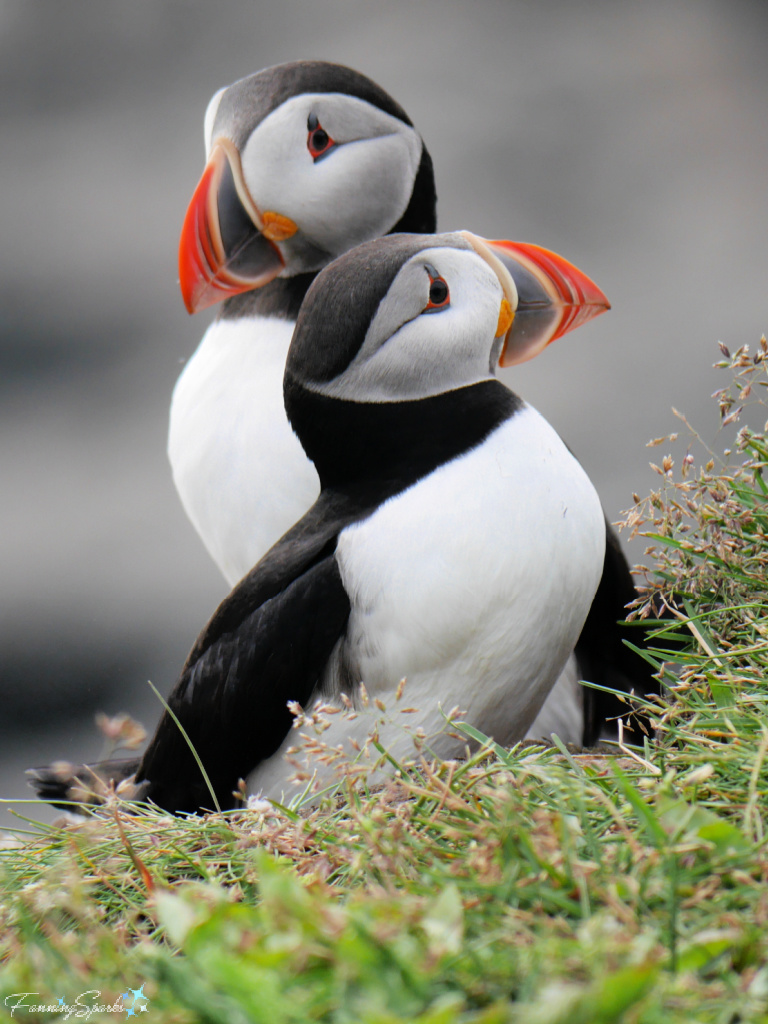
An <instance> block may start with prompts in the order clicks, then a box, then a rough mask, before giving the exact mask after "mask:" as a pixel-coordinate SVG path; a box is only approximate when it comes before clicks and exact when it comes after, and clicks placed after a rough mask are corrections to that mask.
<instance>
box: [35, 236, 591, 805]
mask: <svg viewBox="0 0 768 1024" xmlns="http://www.w3.org/2000/svg"><path fill="white" fill-rule="evenodd" d="M563 281H567V282H570V284H571V285H572V287H573V288H574V289H575V290H576V289H581V290H582V293H583V298H582V299H581V300H580V301H578V302H577V301H573V300H572V301H571V302H570V303H566V302H564V301H563V300H562V297H561V288H562V285H563ZM585 281H586V282H588V279H586V278H584V276H583V275H581V274H580V272H579V271H578V270H577V269H576V268H574V267H573V266H572V265H571V264H569V263H567V261H565V260H563V259H562V258H561V257H558V256H556V255H555V254H553V253H549V252H547V251H546V250H541V249H537V248H536V247H534V246H529V245H521V244H515V243H510V242H489V241H487V240H485V239H482V238H480V237H479V236H476V235H473V234H471V233H469V232H464V231H462V232H453V233H448V234H428V235H423V234H422V235H414V234H401V233H396V234H390V235H387V236H385V237H383V238H379V239H376V240H374V241H372V242H367V243H364V244H362V245H360V246H358V247H356V248H355V249H353V250H351V251H349V252H347V253H345V254H344V255H342V256H340V257H338V258H337V259H336V260H334V261H333V262H331V263H330V264H329V265H328V266H327V267H325V268H324V269H323V270H322V271H321V272H320V273H319V274H318V275H317V277H316V279H315V280H314V281H313V283H312V284H311V286H310V288H309V290H308V292H307V295H306V297H305V300H304V302H303V304H302V307H301V310H300V312H299V315H298V318H297V322H296V327H295V330H294V333H293V339H292V343H291V346H290V350H289V353H288V358H287V363H286V367H285V374H284V389H283V390H284V401H285V409H286V412H287V417H288V419H289V421H290V423H291V426H292V428H293V429H294V431H295V432H296V435H297V437H298V439H299V441H300V442H301V445H302V447H303V449H304V451H305V452H306V454H307V456H308V457H309V458H310V459H311V460H312V462H313V464H314V466H315V468H316V470H317V473H318V477H319V480H320V492H319V495H318V498H317V499H316V501H315V502H314V503H313V504H312V506H311V507H310V509H309V510H308V511H307V512H306V513H305V514H304V515H303V516H302V517H301V518H300V519H299V520H298V522H296V523H295V524H294V526H292V527H291V528H290V529H289V530H288V532H287V533H285V534H284V535H283V537H282V538H281V539H280V540H279V541H278V542H277V543H276V544H275V545H273V546H272V547H271V548H270V550H269V551H268V552H267V554H266V555H265V556H264V557H263V558H262V559H261V560H260V561H259V563H258V564H257V565H256V566H255V567H254V568H253V569H252V570H251V571H250V572H249V573H248V574H247V575H246V576H245V577H244V578H243V579H242V580H241V581H240V582H239V583H238V584H236V586H235V587H234V589H233V590H232V592H231V594H230V595H229V596H228V597H227V598H226V599H225V600H224V601H223V602H222V603H221V605H220V606H219V607H218V609H217V610H216V612H215V613H214V615H213V617H212V618H211V620H210V621H209V622H208V624H207V625H206V627H205V628H204V629H203V631H202V633H201V634H200V636H199V637H198V639H197V641H196V642H195V644H194V646H193V648H192V651H191V652H190V654H189V657H188V658H187V661H186V664H185V665H184V667H183V669H182V672H181V675H180V677H179V679H178V681H177V683H176V685H175V687H174V689H173V691H172V693H171V695H170V698H169V701H168V707H169V710H170V712H172V714H171V713H169V711H166V712H165V714H164V715H163V716H162V718H161V720H160V723H159V725H158V727H157V730H156V732H155V734H154V736H153V738H152V740H151V741H150V744H149V746H148V748H147V750H146V752H145V753H144V755H143V758H142V759H141V762H140V763H139V764H138V766H133V767H134V768H135V770H134V771H132V772H131V774H130V775H128V772H127V769H126V767H125V765H123V766H118V767H117V769H116V771H115V772H114V773H113V774H112V775H111V776H110V774H109V768H108V766H100V772H99V774H100V776H101V777H102V778H111V779H112V780H113V781H115V780H119V779H121V780H122V785H121V791H122V792H123V794H125V795H128V796H130V797H131V798H132V799H136V800H140V801H151V802H153V803H154V804H156V805H158V806H159V807H161V808H163V809H165V810H167V811H169V812H173V813H192V812H198V811H201V810H209V809H211V807H212V804H213V799H212V796H211V793H210V792H209V789H208V783H207V782H206V780H205V779H204V777H203V775H202V773H201V771H200V769H199V767H198V764H197V762H196V760H195V759H194V757H193V755H192V753H191V751H190V747H189V745H188V742H189V743H191V744H192V746H193V747H194V749H195V751H196V753H197V756H198V757H199V758H200V761H201V762H202V764H203V765H204V766H205V769H206V772H207V775H208V779H209V781H210V785H211V787H212V790H213V793H214V794H215V798H216V802H217V803H218V805H219V806H220V807H221V808H222V809H224V808H230V807H232V806H234V805H235V804H236V801H237V798H238V792H239V782H240V780H241V779H245V778H248V779H249V786H250V788H251V790H252V791H253V792H254V793H258V794H260V795H261V796H262V797H264V798H269V799H278V800H282V799H284V798H285V793H286V792H287V790H288V777H289V775H290V774H291V772H292V770H293V769H292V768H291V767H290V765H289V764H288V763H287V762H286V760H285V758H284V754H285V752H286V748H287V747H288V746H289V745H290V743H291V742H292V736H291V724H292V720H293V719H292V714H291V708H292V707H295V706H296V705H298V706H300V707H302V708H305V709H308V708H310V707H312V706H313V704H314V702H316V701H318V700H321V701H322V702H323V703H324V704H325V706H326V707H328V708H331V709H334V710H335V712H336V713H335V714H333V715H332V721H331V724H330V728H329V729H328V733H327V734H324V736H323V739H324V740H325V741H326V742H327V743H329V744H330V745H331V746H335V745H336V744H338V743H341V744H342V746H346V748H347V750H348V751H349V752H352V748H354V747H355V746H356V747H359V746H360V745H361V744H363V743H364V742H365V739H366V736H367V735H368V733H369V730H370V729H371V727H372V725H373V723H374V720H375V719H376V718H378V717H380V712H379V711H378V707H380V706H385V705H389V706H390V707H392V706H393V704H394V703H395V702H396V697H397V695H398V692H399V689H400V687H401V686H402V683H401V681H402V680H407V682H406V683H405V687H406V692H407V699H408V704H409V705H412V706H413V709H414V710H413V711H412V713H411V714H410V715H409V716H408V718H409V725H410V729H409V730H405V729H403V728H402V726H401V725H399V724H398V722H396V721H394V720H389V721H384V722H382V723H380V724H379V727H378V728H379V731H378V739H379V741H380V742H381V743H382V744H383V745H384V746H386V747H387V749H388V750H389V752H390V754H391V755H392V756H393V757H394V758H395V759H403V758H407V757H408V754H409V751H410V752H411V754H412V753H413V741H414V735H415V734H416V732H418V733H419V734H420V736H421V737H422V742H423V743H425V744H426V748H427V749H428V750H430V751H431V752H433V753H434V754H436V755H437V756H440V757H443V758H445V757H453V756H457V755H460V754H461V753H462V751H463V750H464V748H465V744H466V740H465V739H464V738H461V737H459V736H456V735H454V734H452V733H451V732H450V731H447V730H446V729H445V728H444V726H445V721H444V716H445V714H447V713H448V711H449V709H451V708H453V707H454V706H455V705H459V706H460V707H461V708H462V711H463V716H464V720H465V721H467V722H469V723H470V724H471V725H473V726H474V727H475V728H477V729H480V730H482V731H483V732H485V733H487V734H488V735H489V736H491V737H492V738H493V739H494V740H495V741H496V742H498V743H501V744H511V743H514V742H516V741H518V740H521V739H523V737H524V736H525V735H526V732H527V731H528V729H529V728H530V726H531V725H532V723H533V722H534V720H535V719H536V716H537V715H538V713H539V712H540V710H541V708H542V706H543V704H544V702H545V699H546V697H547V695H548V694H549V693H550V691H551V689H552V687H553V686H554V685H555V683H556V681H557V679H558V678H559V677H560V675H561V673H562V672H563V669H564V667H565V665H566V663H567V661H568V659H569V657H570V656H571V653H572V651H573V649H574V646H575V645H576V643H577V640H578V638H579V635H580V633H581V631H582V629H583V627H584V623H585V621H586V619H587V616H588V614H589V611H590V608H591V606H592V603H593V599H594V597H595V594H596V592H597V589H598V586H599V584H600V580H601V576H602V573H603V566H604V560H605V544H606V532H605V520H604V516H603V512H602V508H601V505H600V500H599V498H598V495H597V493H596V491H595V489H594V487H593V485H592V483H591V482H590V480H589V478H588V476H587V475H586V473H585V472H584V470H583V469H582V467H581V465H580V464H579V462H578V461H577V460H576V458H575V457H574V456H573V455H572V454H571V452H570V451H569V449H568V448H567V446H566V445H565V444H564V443H563V441H562V440H561V439H560V437H559V436H558V434H557V433H556V431H555V430H554V429H553V428H552V427H551V426H550V425H549V424H548V423H547V421H546V420H545V419H544V418H543V417H542V416H541V415H540V414H539V413H537V412H536V411H535V410H534V409H533V408H532V407H531V406H530V405H528V404H527V403H526V402H524V401H523V400H522V399H521V398H520V397H519V396H518V395H516V394H515V393H514V392H513V391H511V390H510V389H509V388H508V387H506V385H505V384H503V383H502V382H501V381H500V380H499V379H498V378H497V376H496V374H495V370H496V366H497V365H498V364H499V363H501V364H504V363H505V361H506V360H507V359H510V360H511V361H513V362H514V361H515V360H516V358H517V357H518V355H519V354H520V353H523V354H525V353H527V352H528V351H530V349H531V348H537V347H540V346H541V345H543V344H547V343H548V342H549V341H551V340H553V339H554V338H555V337H557V336H561V335H562V333H564V332H565V331H567V330H569V329H573V327H574V326H577V325H578V324H579V323H580V322H583V321H584V320H585V319H588V318H591V317H592V316H595V315H597V314H599V313H600V312H602V311H603V310H604V309H605V308H606V307H607V302H606V301H605V300H604V299H603V300H601V299H600V296H602V293H601V292H599V289H597V288H596V287H595V286H591V287H587V286H586V285H585ZM589 284H590V285H591V282H589ZM363 686H364V688H365V691H366V693H367V696H368V700H367V701H366V700H364V699H363V694H362V690H361V687H363ZM179 724H181V726H182V727H183V730H184V733H182V731H181V730H180V729H179ZM350 743H351V744H352V748H350V747H349V744H350ZM316 767H317V766H316ZM87 780H88V772H87V771H86V770H81V773H80V775H79V779H78V780H76V781H79V782H80V784H82V785H85V786H87ZM35 783H36V785H37V788H38V791H39V792H40V794H41V795H42V796H44V797H45V798H46V799H49V800H52V801H53V802H55V800H56V799H57V798H59V799H61V797H62V793H63V792H64V793H66V792H70V793H71V792H73V791H74V788H75V782H73V781H72V780H70V785H69V790H67V789H66V787H65V786H64V782H63V779H62V777H61V773H60V772H59V773H57V772H56V771H55V769H52V770H50V771H49V772H48V773H47V774H46V773H45V770H41V771H38V772H37V774H36V776H35Z"/></svg>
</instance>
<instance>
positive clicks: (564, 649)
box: [337, 407, 605, 742]
mask: <svg viewBox="0 0 768 1024" xmlns="http://www.w3.org/2000/svg"><path fill="white" fill-rule="evenodd" d="M604 543H605V524H604V519H603V515H602V511H601V508H600V502H599V499H598V497H597V494H596V492H595V490H594V488H593V486H592V484H591V483H590V481H589V479H588V478H587V476H586V474H585V473H584V471H583V470H582V468H581V467H580V466H579V464H578V462H577V461H576V460H575V459H574V458H573V456H572V455H571V454H570V453H569V452H568V450H567V449H566V448H565V446H564V445H563V443H562V441H561V440H560V438H559V437H558V436H557V434H556V433H555V431H554V430H552V428H551V427H550V426H549V424H547V423H546V421H545V420H543V419H542V418H541V416H539V414H538V413H537V412H536V411H535V410H534V409H531V408H530V407H526V408H525V409H524V410H522V411H521V412H519V413H518V414H517V415H515V416H514V417H513V418H512V419H511V420H509V421H507V422H506V423H505V424H504V425H502V426H501V427H500V428H499V429H498V430H496V431H495V432H494V433H493V434H492V435H491V436H490V437H489V438H488V439H487V440H486V441H485V442H484V443H483V444H482V445H481V446H480V447H479V448H477V449H475V450H473V451H472V452H469V453H468V454H467V455H465V456H463V457H461V458H459V459H456V460H454V461H452V462H450V463H448V464H447V465H445V466H443V467H441V468H440V469H438V470H436V471H435V472H434V473H432V474H431V475H430V476H429V477H427V478H426V479H425V480H422V481H421V482H419V483H418V484H417V485H416V486H414V487H411V488H410V489H409V490H408V491H406V492H404V493H403V494H401V495H399V496H398V497H396V498H394V499H392V500H390V501H389V502H387V503H386V504H384V505H383V506H382V507H381V508H380V509H379V510H378V511H377V512H376V513H375V514H374V515H373V516H371V517H370V518H369V519H367V520H365V521H364V522H362V523H359V524H357V525H355V526H353V527H350V528H348V529H346V530H344V531H343V533H342V535H341V537H340V541H339V546H338V551H337V559H338V561H339V564H340V567H341V572H342V578H343V580H344V584H345V587H346V588H347V590H348V592H349V594H350V599H351V603H352V613H351V616H350V621H349V628H348V631H347V639H346V643H345V650H344V657H345V659H346V661H347V662H348V663H349V664H350V665H351V666H353V669H354V670H355V671H356V673H357V674H359V678H360V679H362V681H363V682H364V683H365V684H366V687H367V688H368V691H369V692H370V693H371V694H372V695H373V696H376V695H379V696H384V695H385V694H387V693H391V690H392V688H393V687H394V686H395V685H396V684H397V682H398V681H399V679H401V678H402V677H404V676H405V677H407V678H408V684H407V686H406V693H407V694H408V697H407V702H408V704H412V705H414V704H415V705H417V706H422V707H424V708H431V709H432V712H431V718H430V723H428V724H431V723H432V722H434V723H435V724H439V719H440V716H439V713H437V712H436V705H437V703H438V702H439V703H440V704H441V705H442V707H443V710H444V711H448V710H449V709H450V708H451V707H452V706H453V705H456V704H458V705H460V706H461V707H462V708H463V709H465V710H466V711H467V712H468V714H469V716H470V720H471V721H473V723H474V724H475V725H476V726H477V727H478V728H481V729H483V730H485V731H487V732H489V733H491V734H492V735H493V736H494V737H495V738H496V739H497V740H498V741H499V742H512V741H514V740H517V739H520V738H522V737H523V736H524V735H525V733H526V730H527V729H528V727H529V726H530V725H531V723H532V722H533V719H534V718H535V716H536V714H537V713H538V711H539V709H540V708H541V706H542V704H543V702H544V699H545V697H546V696H547V694H548V692H549V690H550V689H551V687H552V686H553V685H554V683H555V680H556V679H557V677H558V675H559V674H560V672H561V670H562V668H563V666H564V665H565V662H566V660H567V658H568V656H569V654H570V653H571V651H572V650H573V647H574V645H575V643H576V640H577V639H578V636H579V633H580V631H581V627H582V625H583V623H584V619H585V618H586V616H587V613H588V611H589V608H590V605H591V602H592V598H593V596H594V593H595V590H596V589H597V585H598V582H599V580H600V575H601V572H602V565H603V553H604Z"/></svg>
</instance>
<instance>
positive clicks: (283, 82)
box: [168, 61, 654, 743]
mask: <svg viewBox="0 0 768 1024" xmlns="http://www.w3.org/2000/svg"><path fill="white" fill-rule="evenodd" d="M205 145H206V153H207V157H208V162H207V166H206V168H205V171H204V173H203V176H202V178H201V181H200V183H199V185H198V187H197V189H196V191H195V193H194V196H193V198H192V201H191V203H190V206H189V210H188V212H187V216H186V219H185V222H184V227H183V230H182V237H181V244H180V254H179V264H180V280H181V288H182V293H183V296H184V300H185V303H186V305H187V308H188V309H189V311H190V312H195V311H197V310H200V309H204V308H206V307H208V306H210V305H212V304H214V303H216V302H219V301H222V300H224V302H223V307H222V310H221V313H220V315H219V317H218V318H217V319H216V320H215V321H214V322H213V324H212V325H211V326H210V327H209V329H208V331H207V332H206V334H205V337H204V338H203V341H202V342H201V344H200V346H199V348H198V349H197V351H196V352H195V354H194V356H193V357H192V358H191V359H190V361H189V362H188V364H187V366H186V367H185V369H184V371H183V373H182V375H181V377H180V378H179V381H178V383H177V385H176V388H175V390H174V395H173V401H172V405H171V415H170V431H169V442H168V451H169V456H170V461H171V465H172V470H173V478H174V482H175V484H176V487H177V489H178V492H179V495H180V497H181V500H182V503H183V505H184V508H185V510H186V511H187V514H188V516H189V518H190V520H191V521H192V523H193V524H194V526H195V528H196V530H197V531H198V533H199V534H200V536H201V538H202V540H203V542H204V544H205V546H206V547H207V549H208V551H209V552H210V554H211V555H212V557H213V559H214V560H215V562H216V563H217V565H218V566H219V568H220V569H221V571H222V572H223V574H224V576H225V577H226V579H227V581H228V582H229V583H230V585H234V584H235V583H236V582H237V581H238V580H240V579H241V578H242V577H243V576H245V575H246V574H247V573H248V572H249V571H250V569H251V568H252V566H254V565H255V564H256V563H257V562H258V560H259V559H260V558H261V557H262V556H263V555H264V554H265V552H266V551H267V550H268V549H269V548H270V547H271V546H272V544H274V543H275V542H276V541H277V540H278V539H279V538H280V537H281V536H282V535H283V534H284V533H285V532H286V530H288V529H289V528H290V527H291V526H292V525H293V524H294V523H295V522H296V521H297V520H298V519H299V518H300V517H301V516H302V515H303V514H304V513H305V512H306V510H307V509H308V508H309V507H310V505H311V504H312V502H313V501H314V500H315V499H316V497H317V495H318V493H319V487H320V484H319V478H318V475H317V472H316V470H315V468H314V466H313V465H312V463H311V461H310V460H309V459H308V458H307V457H306V455H305V453H304V451H303V449H302V447H301V445H300V444H299V441H298V439H297V437H296V435H295V433H294V431H293V430H292V428H291V426H290V424H289V423H288V420H287V418H286V415H285V411H284V408H283V393H282V380H283V371H284V366H285V359H286V355H287V351H288V346H289V343H290V339H291V335H292V333H293V328H294V325H295V320H296V316H297V314H298V310H299V306H300V304H301V301H302V299H303V297H304V295H305V294H306V292H307V289H308V288H309V286H310V284H311V282H312V281H313V280H314V278H315V276H316V273H317V271H319V270H320V269H321V268H322V267H323V266H325V265H326V264H327V263H328V262H329V261H330V260H331V259H333V258H334V257H336V256H338V255H340V254H341V253H343V252H346V251H347V250H349V249H351V248H352V247H354V246H355V245H357V244H359V243H361V242H363V241H366V240H370V239H372V238H375V237H377V236H380V235H384V234H387V233H389V232H393V231H398V232H422V233H423V232H429V233H431V232H433V231H434V230H435V228H436V213H435V208H436V196H435V184H434V175H433V170H432V161H431V159H430V156H429V153H428V151H427V149H426V147H425V145H424V143H423V141H422V139H421V137H420V136H419V134H418V133H417V132H416V130H415V129H414V127H413V125H412V123H411V121H410V120H409V118H408V116H407V115H406V113H405V112H404V111H403V110H402V108H401V107H400V106H399V105H398V104H397V103H396V102H395V101H394V100H393V99H392V98H391V97H390V96H389V95H388V94H387V93H386V92H385V91H384V90H383V89H381V88H380V87H379V86H378V85H376V84H375V83H374V82H372V81H371V80H370V79H368V78H366V77H365V76H364V75H361V74H359V73H358V72H356V71H353V70H351V69H349V68H345V67H341V66H339V65H334V64H329V63H326V62H322V61H299V62H294V63H290V64H282V65H279V66H277V67H273V68H268V69H266V70H264V71H260V72H258V73H257V74H255V75H251V76H250V77H248V78H245V79H243V80H241V81H239V82H236V83H235V84H234V85H232V86H230V87H229V88H227V89H223V90H221V91H220V92H218V93H217V94H216V95H215V96H214V97H213V99H212V100H211V103H210V104H209V107H208V110H207V112H206V116H205ZM565 287H566V292H567V288H568V287H570V285H566V286H565ZM576 299H577V301H578V300H579V296H578V295H577V296H576ZM564 301H565V302H567V301H569V300H568V297H567V294H564ZM575 308H576V307H574V308H573V309H572V310H571V315H575ZM535 352H536V348H535V347H534V346H531V347H530V348H529V349H528V350H525V351H523V350H522V349H521V351H520V352H518V353H516V355H515V361H520V360H521V359H523V358H530V357H531V356H532V355H534V354H535ZM511 361H512V360H511V359H510V362H511ZM634 597H635V590H634V585H633V583H632V578H631V575H630V573H629V569H628V566H627V562H626V559H625V558H624V555H623V553H622V552H621V549H620V548H619V545H618V541H617V539H616V537H615V536H614V534H613V533H612V531H611V530H610V529H607V550H606V562H605V567H604V574H603V578H602V580H601V584H600V588H599V591H598V595H597V597H596V602H595V607H594V609H593V612H592V613H591V614H590V617H589V619H588V621H587V623H586V625H585V630H584V633H583V635H582V637H581V638H580V641H579V644H578V649H577V658H576V659H574V660H573V661H571V662H570V663H569V665H568V667H567V671H566V674H565V676H564V678H563V682H562V685H561V686H559V687H558V689H557V691H556V693H554V694H553V697H552V699H551V701H549V702H548V704H547V707H546V709H545V712H544V713H543V716H542V718H541V719H540V720H539V721H537V722H536V723H535V725H534V727H533V728H532V732H531V735H532V736H536V737H538V736H545V735H549V734H550V733H551V732H553V731H555V732H557V733H558V734H559V735H560V736H561V738H563V739H566V740H570V741H572V742H576V743H581V742H583V743H591V742H593V741H594V740H595V739H596V738H597V736H598V735H599V734H600V731H601V728H602V726H603V723H604V722H605V720H606V719H607V718H609V717H611V716H615V715H618V714H622V713H625V712H626V707H625V706H623V705H621V704H620V703H619V702H618V701H616V700H614V699H612V698H611V697H609V696H608V695H604V694H601V693H599V692H598V691H594V690H591V691H585V690H583V688H579V687H578V685H577V684H578V680H579V679H581V678H589V679H590V680H592V681H593V682H596V683H599V684H601V685H604V686H610V687H613V688H616V689H619V690H624V691H628V690H630V689H632V688H635V689H636V690H638V691H640V692H649V691H651V690H653V689H654V683H653V681H652V680H651V676H650V670H649V669H648V667H647V666H646V664H645V663H644V662H643V661H642V660H641V659H640V658H639V657H637V656H635V655H633V654H632V652H631V651H629V650H628V649H627V648H626V647H625V646H624V645H623V643H622V636H623V634H622V633H621V631H619V630H618V629H617V627H616V622H617V621H618V620H619V619H621V618H623V617H624V614H625V613H624V608H625V606H626V604H627V603H628V602H630V601H631V600H633V599H634Z"/></svg>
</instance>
